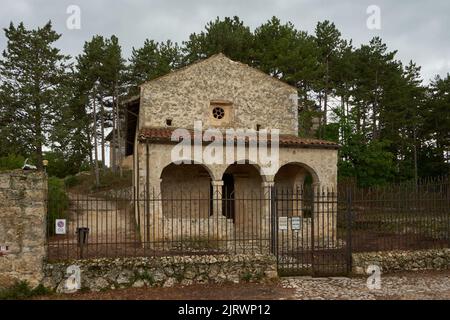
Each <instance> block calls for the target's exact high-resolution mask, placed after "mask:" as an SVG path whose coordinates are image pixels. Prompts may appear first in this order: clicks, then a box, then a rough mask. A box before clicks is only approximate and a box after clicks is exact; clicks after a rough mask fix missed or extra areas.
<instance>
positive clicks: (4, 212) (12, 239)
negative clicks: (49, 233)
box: [0, 170, 47, 287]
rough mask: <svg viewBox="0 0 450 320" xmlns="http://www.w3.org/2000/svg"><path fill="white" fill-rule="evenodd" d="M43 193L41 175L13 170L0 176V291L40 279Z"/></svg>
mask: <svg viewBox="0 0 450 320" xmlns="http://www.w3.org/2000/svg"><path fill="white" fill-rule="evenodd" d="M46 193H47V178H46V175H45V174H44V173H40V172H25V171H22V170H15V171H12V172H2V173H0V246H3V247H4V248H5V247H6V246H7V247H8V250H7V251H6V252H2V253H0V287H6V286H10V285H11V284H13V283H14V282H16V281H18V280H26V281H28V282H29V283H30V285H32V286H35V285H37V284H38V283H39V281H40V280H41V279H42V276H43V273H42V267H43V263H44V258H45V256H46V249H45V248H46V247H45V238H46V234H45V233H46V201H45V200H46Z"/></svg>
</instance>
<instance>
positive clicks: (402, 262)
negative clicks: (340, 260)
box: [352, 249, 450, 274]
mask: <svg viewBox="0 0 450 320" xmlns="http://www.w3.org/2000/svg"><path fill="white" fill-rule="evenodd" d="M352 258H353V272H354V273H356V274H366V269H367V267H368V266H369V265H377V266H379V267H380V268H381V271H382V272H383V273H391V272H400V271H419V270H448V269H450V249H434V250H417V251H385V252H364V253H354V254H353V255H352Z"/></svg>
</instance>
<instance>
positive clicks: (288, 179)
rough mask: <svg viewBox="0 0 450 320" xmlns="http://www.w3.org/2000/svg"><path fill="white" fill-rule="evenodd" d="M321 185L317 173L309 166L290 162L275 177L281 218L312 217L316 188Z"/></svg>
mask: <svg viewBox="0 0 450 320" xmlns="http://www.w3.org/2000/svg"><path fill="white" fill-rule="evenodd" d="M319 183H320V180H319V176H318V175H317V173H316V172H315V171H314V170H313V169H312V168H311V167H310V166H308V165H306V164H304V163H299V162H288V163H286V164H284V165H283V166H281V167H280V168H279V169H278V172H277V173H276V175H275V177H274V187H275V191H276V193H277V199H279V200H280V202H279V204H278V206H277V208H278V211H279V212H278V215H280V216H303V217H311V214H312V209H313V208H312V202H313V199H314V192H315V190H314V189H315V188H314V187H316V186H318V185H319Z"/></svg>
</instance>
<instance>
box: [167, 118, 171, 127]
mask: <svg viewBox="0 0 450 320" xmlns="http://www.w3.org/2000/svg"><path fill="white" fill-rule="evenodd" d="M166 125H167V126H169V127H170V126H172V119H166Z"/></svg>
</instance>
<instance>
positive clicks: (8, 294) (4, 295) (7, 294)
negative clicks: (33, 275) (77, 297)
mask: <svg viewBox="0 0 450 320" xmlns="http://www.w3.org/2000/svg"><path fill="white" fill-rule="evenodd" d="M51 293H52V291H51V290H49V289H47V288H46V287H44V286H43V285H42V284H40V285H38V286H37V287H36V288H34V289H31V287H30V285H29V284H28V282H27V281H20V282H16V283H15V284H14V285H13V286H12V287H9V288H6V289H1V290H0V300H21V299H29V298H32V297H36V296H42V295H48V294H51Z"/></svg>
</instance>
